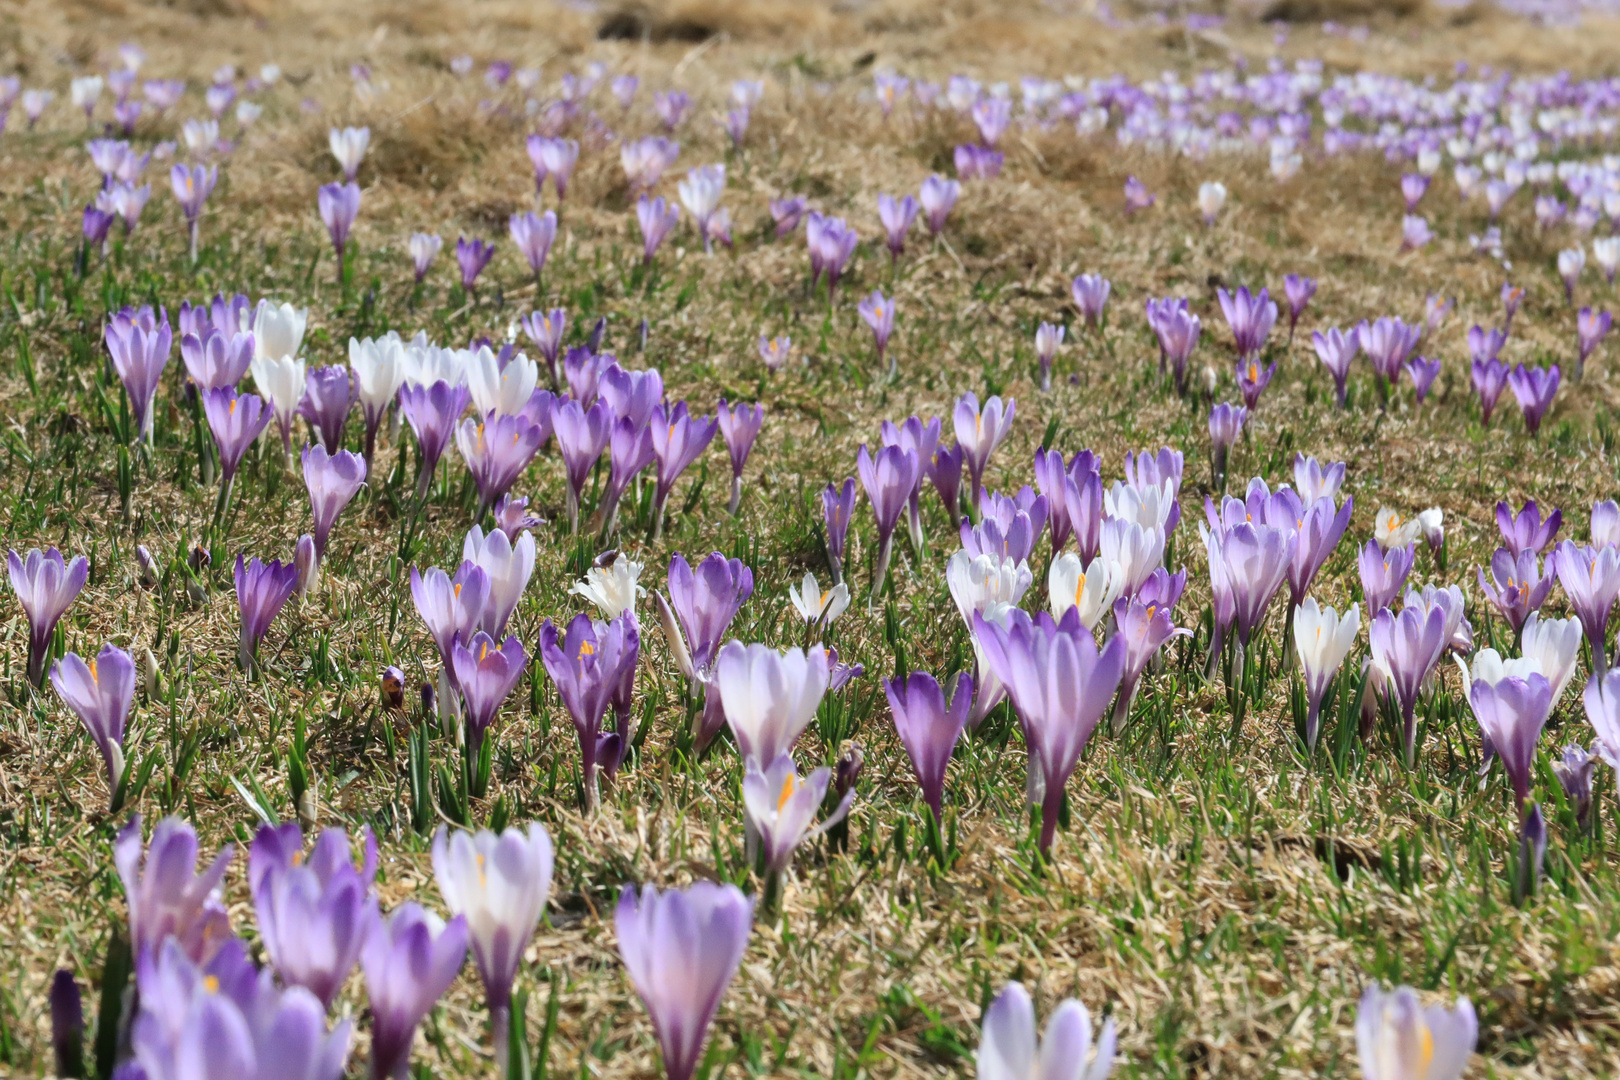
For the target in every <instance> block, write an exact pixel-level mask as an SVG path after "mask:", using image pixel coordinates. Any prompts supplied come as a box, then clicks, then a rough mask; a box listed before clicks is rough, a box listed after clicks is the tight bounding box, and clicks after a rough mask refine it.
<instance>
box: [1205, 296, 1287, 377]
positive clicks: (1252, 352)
mask: <svg viewBox="0 0 1620 1080" xmlns="http://www.w3.org/2000/svg"><path fill="white" fill-rule="evenodd" d="M1215 295H1216V297H1217V299H1219V300H1220V302H1221V312H1222V313H1223V314H1224V315H1225V316H1226V324H1227V325H1228V326H1229V327H1231V329H1232V339H1233V341H1234V342H1235V343H1236V345H1237V354H1238V358H1239V359H1240V360H1247V359H1250V358H1253V357H1256V356H1258V355H1259V354H1260V350H1261V349H1263V348H1265V344H1266V338H1267V337H1269V336H1270V334H1271V328H1272V326H1274V325H1275V324H1276V322H1277V305H1276V304H1275V303H1274V302H1272V299H1271V294H1270V293H1269V292H1267V291H1266V290H1265V289H1261V290H1260V291H1259V292H1258V293H1255V294H1252V295H1251V294H1250V292H1249V290H1248V287H1247V286H1243V287H1240V288H1239V289H1238V290H1237V292H1236V293H1229V292H1227V291H1226V290H1225V289H1217V290H1216V291H1215Z"/></svg>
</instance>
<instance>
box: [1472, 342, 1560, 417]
mask: <svg viewBox="0 0 1620 1080" xmlns="http://www.w3.org/2000/svg"><path fill="white" fill-rule="evenodd" d="M1472 376H1473V382H1474V393H1476V394H1478V395H1479V412H1480V422H1481V423H1482V424H1484V425H1485V426H1486V427H1490V424H1491V412H1492V411H1493V410H1494V409H1495V408H1496V403H1497V401H1498V400H1499V399H1500V398H1501V396H1502V391H1503V390H1504V389H1506V388H1507V384H1508V366H1507V365H1506V364H1504V363H1502V361H1500V360H1496V359H1491V360H1475V361H1474V363H1473V368H1472ZM1532 389H1533V388H1532ZM1553 389H1555V390H1556V389H1557V386H1556V385H1554V387H1553ZM1538 419H1539V417H1538ZM1526 423H1528V418H1527V419H1526Z"/></svg>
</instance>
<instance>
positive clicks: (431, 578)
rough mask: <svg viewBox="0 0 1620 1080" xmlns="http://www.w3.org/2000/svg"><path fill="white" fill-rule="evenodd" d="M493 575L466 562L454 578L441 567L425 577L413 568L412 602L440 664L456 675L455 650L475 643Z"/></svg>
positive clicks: (434, 567) (487, 601)
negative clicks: (452, 659)
mask: <svg viewBox="0 0 1620 1080" xmlns="http://www.w3.org/2000/svg"><path fill="white" fill-rule="evenodd" d="M489 594H490V582H489V573H488V572H487V571H486V570H484V568H483V567H481V566H478V565H477V564H476V563H472V562H463V563H462V564H461V566H460V567H458V568H457V569H456V574H455V577H453V578H452V577H451V576H450V575H448V574H446V573H445V572H444V571H443V570H440V569H439V568H438V567H436V566H433V567H429V568H428V570H427V573H425V574H424V573H422V572H421V571H419V570H417V569H416V567H414V566H413V567H411V601H412V603H414V604H415V605H416V613H417V614H418V615H419V616H421V619H422V623H423V624H424V625H425V626H426V627H427V630H428V636H429V637H431V638H432V639H433V644H434V646H435V647H436V648H437V649H438V650H439V661H440V663H442V664H443V665H444V667H445V670H446V671H450V672H451V674H452V675H453V674H454V671H453V669H452V667H451V663H450V650H451V646H452V645H454V644H455V642H456V641H457V640H461V641H471V640H472V636H473V633H474V632H475V631H476V630H477V628H478V626H479V625H480V624H481V623H482V622H483V618H484V611H485V608H486V607H487V606H488V604H489Z"/></svg>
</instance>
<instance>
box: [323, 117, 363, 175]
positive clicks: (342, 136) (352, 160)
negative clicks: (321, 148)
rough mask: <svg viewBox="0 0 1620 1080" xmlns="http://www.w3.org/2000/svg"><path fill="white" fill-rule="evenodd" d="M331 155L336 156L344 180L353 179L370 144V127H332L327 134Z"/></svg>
mask: <svg viewBox="0 0 1620 1080" xmlns="http://www.w3.org/2000/svg"><path fill="white" fill-rule="evenodd" d="M327 143H328V145H329V146H331V148H332V156H333V157H335V158H337V163H338V167H339V168H341V169H342V170H343V178H344V179H345V180H353V179H354V177H355V174H356V173H358V172H359V171H360V162H361V159H363V158H364V157H365V156H366V147H368V146H370V145H371V129H370V128H367V127H358V128H354V127H349V128H333V129H332V130H331V132H330V133H329V134H328V135H327Z"/></svg>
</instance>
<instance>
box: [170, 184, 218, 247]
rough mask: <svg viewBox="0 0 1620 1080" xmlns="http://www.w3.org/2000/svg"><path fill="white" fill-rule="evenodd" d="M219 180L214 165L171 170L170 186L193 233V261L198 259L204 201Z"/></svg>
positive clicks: (187, 227)
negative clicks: (198, 240) (199, 226)
mask: <svg viewBox="0 0 1620 1080" xmlns="http://www.w3.org/2000/svg"><path fill="white" fill-rule="evenodd" d="M218 182H219V170H218V169H217V168H215V167H214V166H212V165H207V166H204V165H176V166H175V167H174V168H172V169H170V170H169V187H170V188H171V189H173V191H174V197H175V199H176V200H177V201H178V202H179V203H180V210H181V212H182V213H184V214H185V215H186V229H187V230H188V231H189V232H190V234H191V261H192V262H196V261H197V231H198V230H197V226H198V222H199V221H201V220H202V208H203V203H205V202H207V201H208V196H209V195H211V194H213V191H214V185H215V184H216V183H218Z"/></svg>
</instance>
